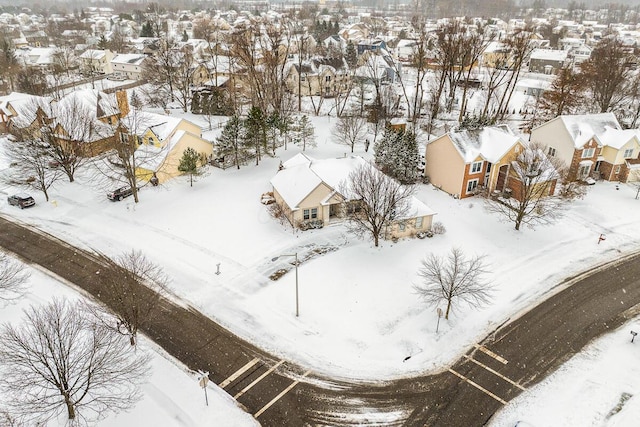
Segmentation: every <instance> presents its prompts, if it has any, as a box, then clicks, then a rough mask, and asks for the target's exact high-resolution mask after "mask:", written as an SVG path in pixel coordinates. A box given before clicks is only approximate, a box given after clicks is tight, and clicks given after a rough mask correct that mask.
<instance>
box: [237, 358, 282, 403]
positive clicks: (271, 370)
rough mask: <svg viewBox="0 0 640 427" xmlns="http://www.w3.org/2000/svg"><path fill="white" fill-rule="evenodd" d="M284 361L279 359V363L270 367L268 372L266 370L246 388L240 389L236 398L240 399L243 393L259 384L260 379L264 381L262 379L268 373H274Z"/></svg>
mask: <svg viewBox="0 0 640 427" xmlns="http://www.w3.org/2000/svg"><path fill="white" fill-rule="evenodd" d="M283 363H284V360H281V361H279V362H278V363H276V364H275V365H273V366H272V367H271V368H269V370H268V371H267V372H265V373H264V374H262V375H260V376H259V377H258V378H256V379H255V380H253V381H252V382H251V384H249V385H248V386H246V387H245V388H243V389H242V390H240V391H239V392H238V394H236V395H235V396H233V398H234V399H238V398H239V397H240V396H242V395H243V394H245V393H246V392H247V391H249V390H250V389H251V388H252V387H253V386H254V385H256V384H258V383H259V382H260V381H262V379H263V378H264V377H266V376H267V375H269V374H270V373H272V372H273V371H275V370H276V369H278V367H279V366H280V365H282V364H283Z"/></svg>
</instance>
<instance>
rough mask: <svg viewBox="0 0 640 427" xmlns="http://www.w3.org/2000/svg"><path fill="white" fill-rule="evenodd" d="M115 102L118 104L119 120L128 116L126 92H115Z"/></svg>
mask: <svg viewBox="0 0 640 427" xmlns="http://www.w3.org/2000/svg"><path fill="white" fill-rule="evenodd" d="M116 102H117V103H118V109H119V110H120V118H122V117H126V116H127V114H129V100H128V98H127V92H126V91H124V90H117V91H116Z"/></svg>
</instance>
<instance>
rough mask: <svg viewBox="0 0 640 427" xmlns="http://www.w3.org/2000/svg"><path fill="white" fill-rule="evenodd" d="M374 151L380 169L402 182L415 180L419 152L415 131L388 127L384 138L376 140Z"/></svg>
mask: <svg viewBox="0 0 640 427" xmlns="http://www.w3.org/2000/svg"><path fill="white" fill-rule="evenodd" d="M374 151H375V162H376V165H377V166H378V167H379V168H380V170H382V171H383V172H384V173H386V174H387V175H389V176H392V177H394V178H396V179H397V180H399V181H400V182H402V183H411V182H415V180H416V178H417V176H418V172H417V161H418V157H419V153H418V143H417V141H416V136H415V134H414V133H413V132H410V131H398V130H394V129H391V128H387V129H385V131H384V135H383V136H382V138H380V139H379V140H378V141H376V144H375V147H374Z"/></svg>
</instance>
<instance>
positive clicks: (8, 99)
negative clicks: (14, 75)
mask: <svg viewBox="0 0 640 427" xmlns="http://www.w3.org/2000/svg"><path fill="white" fill-rule="evenodd" d="M53 103H54V100H53V98H49V97H41V96H35V95H29V94H27V93H20V92H11V93H10V94H9V95H6V96H2V97H0V131H2V132H9V131H11V130H12V129H13V130H14V131H26V130H30V129H36V128H38V127H40V126H42V125H44V124H46V123H48V120H50V118H51V117H53V112H52V111H53V110H52V104H53Z"/></svg>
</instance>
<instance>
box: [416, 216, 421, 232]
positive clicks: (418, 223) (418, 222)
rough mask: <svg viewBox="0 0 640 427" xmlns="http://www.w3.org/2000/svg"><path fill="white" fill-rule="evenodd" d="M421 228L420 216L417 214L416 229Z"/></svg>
mask: <svg viewBox="0 0 640 427" xmlns="http://www.w3.org/2000/svg"><path fill="white" fill-rule="evenodd" d="M421 228H422V217H421V216H419V217H417V218H416V229H417V230H420V229H421Z"/></svg>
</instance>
